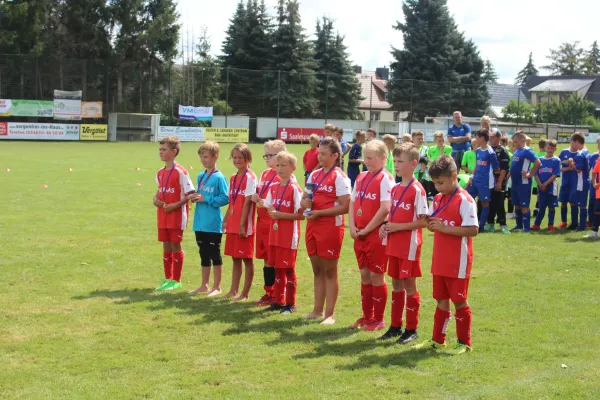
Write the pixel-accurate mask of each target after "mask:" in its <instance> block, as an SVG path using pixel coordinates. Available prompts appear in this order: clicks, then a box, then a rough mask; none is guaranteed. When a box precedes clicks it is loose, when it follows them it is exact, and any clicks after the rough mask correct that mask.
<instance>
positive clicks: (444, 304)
mask: <svg viewBox="0 0 600 400" xmlns="http://www.w3.org/2000/svg"><path fill="white" fill-rule="evenodd" d="M437 307H438V308H439V309H440V310H444V311H450V299H444V300H437Z"/></svg>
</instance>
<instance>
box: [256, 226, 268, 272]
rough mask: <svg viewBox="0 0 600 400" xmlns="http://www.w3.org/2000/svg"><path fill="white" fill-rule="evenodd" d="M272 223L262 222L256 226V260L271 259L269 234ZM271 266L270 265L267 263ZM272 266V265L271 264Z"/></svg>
mask: <svg viewBox="0 0 600 400" xmlns="http://www.w3.org/2000/svg"><path fill="white" fill-rule="evenodd" d="M270 230H271V221H268V222H264V221H262V220H261V221H260V222H258V223H257V224H256V258H258V259H259V260H265V261H266V260H267V259H268V258H269V232H270ZM267 264H269V263H267ZM269 265H271V264H269Z"/></svg>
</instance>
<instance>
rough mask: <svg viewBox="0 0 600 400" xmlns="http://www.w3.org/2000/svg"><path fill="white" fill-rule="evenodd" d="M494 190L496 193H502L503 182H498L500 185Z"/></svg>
mask: <svg viewBox="0 0 600 400" xmlns="http://www.w3.org/2000/svg"><path fill="white" fill-rule="evenodd" d="M494 190H495V191H496V192H501V191H502V182H498V183H497V184H496V187H495V188H494Z"/></svg>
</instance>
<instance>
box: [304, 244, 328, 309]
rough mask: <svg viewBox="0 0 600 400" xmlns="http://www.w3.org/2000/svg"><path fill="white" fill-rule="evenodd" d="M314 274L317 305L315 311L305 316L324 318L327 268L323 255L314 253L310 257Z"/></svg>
mask: <svg viewBox="0 0 600 400" xmlns="http://www.w3.org/2000/svg"><path fill="white" fill-rule="evenodd" d="M310 262H311V263H312V268H313V274H314V291H315V305H314V307H313V311H312V312H311V313H310V314H307V315H306V316H305V317H304V318H307V319H314V318H323V307H325V269H324V268H323V266H322V264H321V262H322V259H321V257H319V256H317V255H314V256H311V257H310Z"/></svg>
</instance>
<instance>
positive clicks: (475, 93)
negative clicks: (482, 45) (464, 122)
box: [448, 33, 489, 116]
mask: <svg viewBox="0 0 600 400" xmlns="http://www.w3.org/2000/svg"><path fill="white" fill-rule="evenodd" d="M453 47H454V49H455V50H454V51H455V52H454V57H455V64H454V72H455V74H456V77H455V80H454V81H453V83H452V90H451V91H450V102H449V104H450V105H451V107H450V108H452V109H453V110H452V111H454V109H457V110H460V111H461V112H462V113H463V115H475V116H476V115H481V114H482V113H483V112H484V111H485V109H486V108H487V106H488V100H489V94H488V91H487V86H486V82H485V81H484V75H483V74H484V68H485V66H484V61H483V59H482V58H481V56H480V55H479V50H477V46H476V45H475V43H474V42H473V41H472V40H470V39H469V40H466V39H465V38H464V36H463V34H462V33H456V34H455V43H454V46H453ZM454 82H456V83H454ZM448 115H450V112H448Z"/></svg>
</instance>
